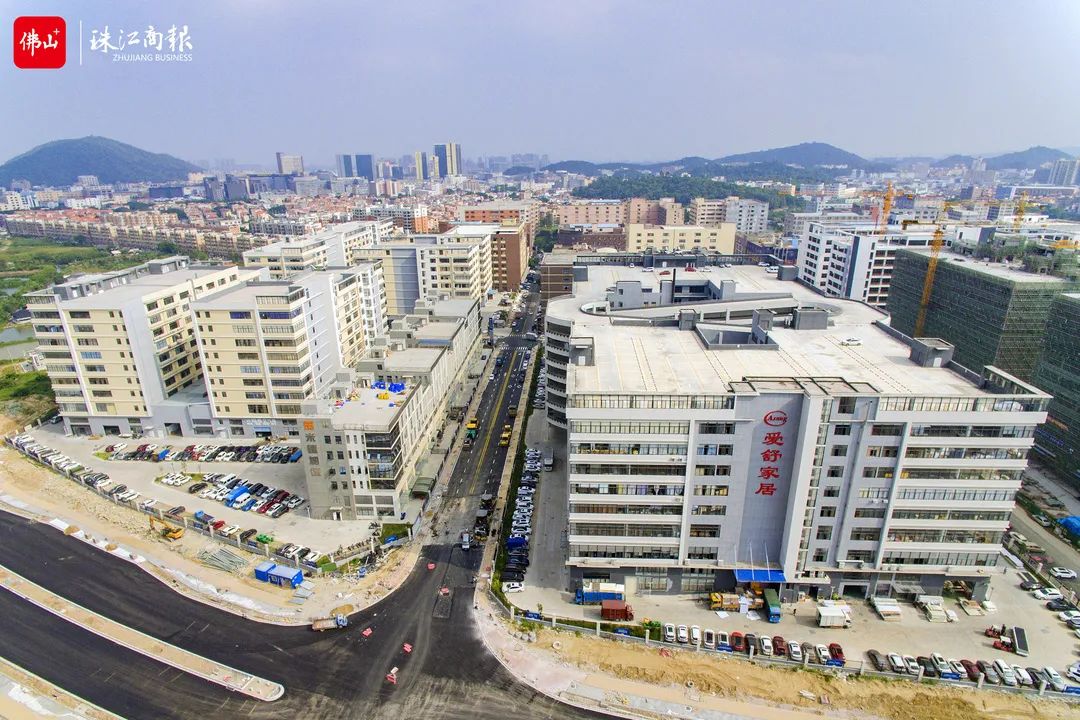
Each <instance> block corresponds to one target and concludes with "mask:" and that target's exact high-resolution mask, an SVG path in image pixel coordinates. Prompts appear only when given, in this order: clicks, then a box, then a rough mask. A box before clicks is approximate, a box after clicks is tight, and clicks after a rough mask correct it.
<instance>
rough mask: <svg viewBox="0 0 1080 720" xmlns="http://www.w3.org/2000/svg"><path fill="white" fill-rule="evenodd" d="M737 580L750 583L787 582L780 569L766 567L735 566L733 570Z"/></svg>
mask: <svg viewBox="0 0 1080 720" xmlns="http://www.w3.org/2000/svg"><path fill="white" fill-rule="evenodd" d="M735 580H736V581H737V582H752V583H782V582H787V580H786V579H785V578H784V573H783V571H782V570H769V569H767V568H737V569H736V570H735Z"/></svg>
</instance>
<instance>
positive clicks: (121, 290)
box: [60, 265, 253, 310]
mask: <svg viewBox="0 0 1080 720" xmlns="http://www.w3.org/2000/svg"><path fill="white" fill-rule="evenodd" d="M226 267H227V266H225V265H199V266H194V267H192V266H189V267H186V268H180V269H177V270H170V271H169V272H166V273H160V274H158V273H147V274H146V275H142V276H141V277H136V278H131V279H130V280H129V281H128V282H127V283H126V284H124V285H118V286H116V287H113V288H109V289H108V290H103V291H102V292H99V293H94V294H92V295H84V296H82V297H78V298H72V299H70V300H63V301H61V303H60V304H61V306H62V307H65V308H71V309H84V310H102V309H111V308H115V307H117V306H119V305H123V304H125V303H127V302H129V301H131V300H138V299H139V298H142V297H145V296H147V295H153V294H154V293H156V292H159V291H162V290H168V289H169V288H172V287H175V286H177V285H180V284H183V283H186V282H190V281H193V280H198V279H199V278H201V277H204V276H205V275H209V274H211V273H216V272H220V271H221V270H225V269H226ZM236 269H237V270H238V271H239V272H240V273H244V272H245V271H247V272H253V271H251V270H247V269H245V268H236ZM115 275H116V274H115V273H101V274H99V275H91V276H83V277H79V278H71V279H70V280H69V282H86V281H89V280H91V279H95V278H96V279H100V278H108V277H113V276H115Z"/></svg>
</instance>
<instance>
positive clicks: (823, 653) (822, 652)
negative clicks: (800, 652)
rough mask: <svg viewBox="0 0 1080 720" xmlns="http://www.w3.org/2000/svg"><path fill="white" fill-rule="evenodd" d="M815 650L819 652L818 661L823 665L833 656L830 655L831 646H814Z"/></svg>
mask: <svg viewBox="0 0 1080 720" xmlns="http://www.w3.org/2000/svg"><path fill="white" fill-rule="evenodd" d="M814 652H815V653H816V654H817V661H818V662H819V663H821V664H822V665H824V664H825V663H827V662H828V661H829V660H830V659H831V658H832V656H831V655H829V648H828V646H827V645H816V646H814Z"/></svg>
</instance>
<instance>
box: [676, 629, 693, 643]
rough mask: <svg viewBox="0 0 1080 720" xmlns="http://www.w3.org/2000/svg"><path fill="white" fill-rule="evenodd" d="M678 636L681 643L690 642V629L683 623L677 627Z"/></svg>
mask: <svg viewBox="0 0 1080 720" xmlns="http://www.w3.org/2000/svg"><path fill="white" fill-rule="evenodd" d="M678 638H679V642H681V643H688V642H690V629H689V628H688V627H686V626H685V625H680V626H679V628H678Z"/></svg>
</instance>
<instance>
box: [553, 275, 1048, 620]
mask: <svg viewBox="0 0 1080 720" xmlns="http://www.w3.org/2000/svg"><path fill="white" fill-rule="evenodd" d="M576 270H577V271H578V273H579V277H578V278H577V279H576V281H575V283H574V287H573V294H572V295H571V296H567V297H562V298H557V299H553V300H551V301H550V302H549V303H548V306H547V312H546V315H545V338H544V339H545V359H546V372H547V390H548V394H547V414H548V420H549V422H550V423H551V424H553V425H554V426H556V427H559V428H565V430H566V435H565V438H566V440H565V445H564V446H563V447H562V451H563V452H560V453H558V458H557V459H558V461H559V464H560V465H561V464H562V458H565V462H566V466H565V467H566V469H567V473H568V482H567V488H568V489H567V493H568V495H567V499H566V502H567V503H568V512H569V528H568V535H567V538H566V540H567V546H568V556H567V564H568V565H569V568H570V575H571V579H572V581H575V582H581V581H586V580H604V581H611V582H619V583H623V584H625V586H626V591H627V593H628V594H635V593H646V592H680V593H707V592H709V591H713V590H729V589H733V588H736V587H744V588H745V587H748V586H749V585H750V584H751V583H754V584H755V585H757V586H759V587H760V586H764V587H773V588H776V589H777V590H778V591H779V592H780V594H781V598H782V599H787V600H794V599H796V598H797V597H799V595H800V594H801V593H805V594H807V595H809V596H811V597H818V598H830V597H835V596H837V595H840V596H845V595H846V596H858V597H874V596H899V597H903V598H909V599H914V597H915V596H917V595H920V594H929V595H938V594H941V591H942V588H943V587H944V583H945V581H946V580H963V581H965V582H967V583H968V584H969V585H970V587H971V588H972V591H973V597H974V598H975V599H976V600H977V601H978V600H982V599H985V598H986V597H988V594H989V585H990V579H991V577H993V576H995V575H1000V573H1001V568H1000V567H998V564H999V562H1000V559H1001V539H1002V536H1003V533H1004V532H1005V530H1006V528H1007V527H1008V524H1009V517H1010V514H1011V512H1012V509H1013V505H1014V500H1015V497H1016V493H1017V491H1018V490H1019V488H1020V481H1021V476H1022V473H1023V470H1024V468H1025V466H1026V464H1027V459H1026V457H1027V453H1028V450H1029V449H1030V448H1031V446H1032V443H1033V434H1034V430H1035V426H1036V425H1038V424H1039V423H1040V422H1042V421H1043V419H1044V418H1045V416H1046V408H1047V405H1048V403H1049V400H1050V398H1049V396H1048V395H1046V394H1045V393H1042V392H1040V391H1039V390H1037V389H1036V388H1034V387H1032V386H1031V385H1028V384H1026V383H1025V382H1023V381H1022V380H1020V379H1018V378H1015V377H1012V376H1010V375H1009V374H1008V373H1006V372H1005V371H1003V370H1000V369H998V368H994V367H986V368H979V369H978V370H979V373H976V372H972V371H970V370H968V369H966V368H963V367H961V366H959V365H957V364H956V363H954V362H952V353H953V349H952V347H951V346H950V345H948V344H947V343H945V342H942V341H939V340H917V339H912V338H910V337H907V336H904V335H902V334H901V333H899V332H897V331H896V330H895V329H893V328H890V327H889V326H888V325H887V324H886V321H887V317H888V316H887V315H886V314H885V313H883V312H881V311H880V310H877V309H875V308H872V307H870V306H868V305H865V304H863V303H859V302H853V301H848V300H843V299H833V298H828V299H826V298H823V297H822V296H821V295H820V294H818V293H816V292H815V291H814V290H813V289H811V288H808V287H806V286H805V285H802V284H800V283H798V282H790V281H786V280H784V279H781V278H782V277H783V274H782V273H778V275H781V277H780V278H778V277H777V276H776V275H773V274H770V273H768V272H766V271H764V270H763V269H762V268H759V267H756V266H753V265H735V266H733V267H717V266H709V267H707V268H700V267H699V268H698V269H697V271H696V272H694V273H686V272H684V271H680V270H678V269H677V268H675V269H673V270H671V271H670V275H668V274H663V273H659V272H656V271H655V270H652V271H648V272H643V271H642V269H641V268H640V267H626V266H622V265H618V266H615V265H593V266H583V267H578V268H577V269H576ZM686 280H692V281H693V284H694V286H695V289H694V291H693V292H686V291H684V290H683V282H684V281H686ZM665 282H666V283H668V284H666V285H665V284H664V283H665ZM668 289H670V290H668ZM620 290H621V291H622V292H621V293H620V292H619V291H620ZM669 292H670V293H671V294H670V295H669V294H668V293H669ZM683 300H685V303H684V302H683ZM620 302H621V303H623V305H622V307H617V303H620ZM673 317H674V318H675V322H674V323H673V322H672V318H673Z"/></svg>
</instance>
